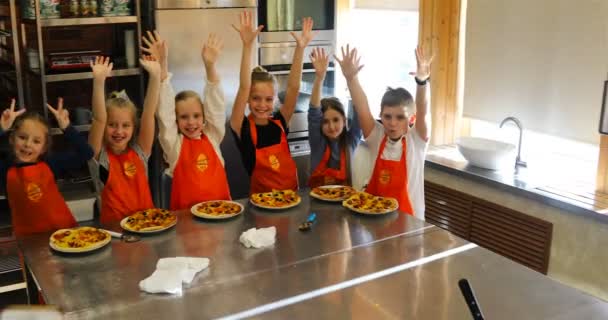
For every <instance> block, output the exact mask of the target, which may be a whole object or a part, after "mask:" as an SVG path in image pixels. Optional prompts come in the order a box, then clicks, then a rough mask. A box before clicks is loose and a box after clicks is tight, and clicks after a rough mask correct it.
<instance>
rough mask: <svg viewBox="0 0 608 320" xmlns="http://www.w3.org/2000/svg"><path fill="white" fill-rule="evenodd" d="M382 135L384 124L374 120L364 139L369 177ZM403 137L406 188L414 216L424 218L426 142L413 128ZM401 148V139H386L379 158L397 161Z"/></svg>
mask: <svg viewBox="0 0 608 320" xmlns="http://www.w3.org/2000/svg"><path fill="white" fill-rule="evenodd" d="M384 135H385V134H384V126H382V124H381V123H379V122H376V125H375V126H374V129H373V130H372V132H371V133H370V135H369V137H367V139H365V141H366V142H367V146H368V147H369V150H370V152H369V155H370V159H369V161H370V162H369V163H370V164H371V168H370V170H372V171H371V172H370V173H369V175H368V177H370V178H371V173H372V172H373V168H374V166H375V164H376V156H377V155H378V152H379V151H380V143H382V139H383V138H384ZM404 137H405V144H406V149H407V150H406V155H405V161H406V166H407V190H408V192H409V196H410V201H411V202H412V208H413V209H414V215H415V216H416V218H419V219H422V220H424V158H425V155H426V149H427V147H428V142H427V141H426V140H424V139H422V138H421V137H420V136H419V135H418V132H416V130H415V129H414V128H412V129H410V130H408V132H407V134H405V136H404ZM402 150H403V144H402V143H401V141H392V140H391V139H387V140H386V146H385V147H384V152H383V153H382V156H381V158H382V159H384V160H393V161H399V160H401V151H402ZM368 179H369V178H368Z"/></svg>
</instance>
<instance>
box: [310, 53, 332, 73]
mask: <svg viewBox="0 0 608 320" xmlns="http://www.w3.org/2000/svg"><path fill="white" fill-rule="evenodd" d="M310 61H311V62H312V66H313V67H314V68H315V75H316V76H317V77H320V78H322V77H325V73H326V72H327V66H328V65H329V56H328V55H327V53H325V49H323V48H314V49H312V52H311V53H310Z"/></svg>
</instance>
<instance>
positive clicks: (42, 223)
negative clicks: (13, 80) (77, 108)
mask: <svg viewBox="0 0 608 320" xmlns="http://www.w3.org/2000/svg"><path fill="white" fill-rule="evenodd" d="M47 107H48V108H49V111H50V112H51V113H52V114H53V115H54V116H55V119H57V123H58V125H59V128H60V129H61V130H62V131H63V134H64V136H65V138H66V140H67V141H68V142H69V143H70V144H71V145H72V146H73V147H74V150H73V151H69V152H62V153H55V154H51V155H49V154H48V153H47V151H48V149H49V144H50V129H49V125H48V123H47V121H46V120H45V119H44V118H43V117H42V116H41V115H40V114H38V113H33V112H28V113H25V109H21V110H19V111H15V100H14V99H13V100H12V101H11V106H10V107H9V108H7V109H6V110H4V112H3V113H2V118H1V119H0V129H1V131H0V134H6V133H7V132H8V131H9V129H11V127H12V131H11V132H10V136H9V143H10V145H11V148H12V158H11V160H10V161H9V162H4V163H2V164H0V180H1V181H2V183H3V184H4V186H5V187H6V193H7V198H8V203H9V206H10V208H11V218H12V224H13V232H14V234H15V235H16V236H25V235H29V234H33V233H39V232H47V231H53V230H57V229H62V228H71V227H74V226H76V220H75V219H74V216H73V215H72V212H71V211H70V209H69V208H68V206H67V204H66V203H65V200H64V199H63V196H62V195H61V193H59V189H58V188H57V183H55V177H56V176H57V175H60V174H63V173H65V172H67V171H68V170H73V169H78V168H80V167H82V166H83V165H84V164H85V163H86V162H87V160H89V159H91V158H92V157H93V150H92V149H91V147H90V146H89V145H88V144H87V141H86V139H84V138H83V137H82V136H81V135H80V133H79V132H78V131H77V130H76V129H75V128H74V127H72V126H70V118H69V115H68V111H67V110H66V109H64V108H63V99H61V98H59V101H58V102H57V108H56V109H55V108H53V107H52V106H50V105H48V104H47Z"/></svg>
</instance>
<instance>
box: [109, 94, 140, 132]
mask: <svg viewBox="0 0 608 320" xmlns="http://www.w3.org/2000/svg"><path fill="white" fill-rule="evenodd" d="M112 108H116V109H123V110H127V111H129V112H131V115H132V117H133V125H134V126H137V107H135V104H133V102H132V101H131V99H129V96H127V93H126V92H125V91H124V90H122V91H114V92H112V93H110V97H109V98H108V100H106V110H110V109H112Z"/></svg>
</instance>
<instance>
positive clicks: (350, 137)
mask: <svg viewBox="0 0 608 320" xmlns="http://www.w3.org/2000/svg"><path fill="white" fill-rule="evenodd" d="M310 60H311V61H312V64H313V66H314V68H315V80H314V83H313V87H312V95H311V97H310V108H309V109H308V142H309V143H310V163H311V168H314V169H313V171H312V173H311V176H310V179H309V181H308V186H309V187H311V188H314V187H318V186H325V185H350V184H351V179H350V172H349V171H350V170H349V169H348V168H350V163H349V161H348V160H349V159H351V158H352V157H351V156H352V153H353V151H354V150H355V148H356V147H357V145H358V144H359V142H360V141H361V136H362V132H361V128H360V127H359V121H358V120H357V115H356V112H353V115H354V116H353V120H354V121H352V126H351V127H350V128H347V127H346V115H345V113H344V107H343V106H342V103H341V102H340V100H338V99H337V98H325V99H321V87H322V85H323V81H324V79H325V74H326V73H327V66H328V65H329V57H328V56H327V54H326V53H325V50H324V49H322V48H315V49H313V51H312V53H311V55H310Z"/></svg>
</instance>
